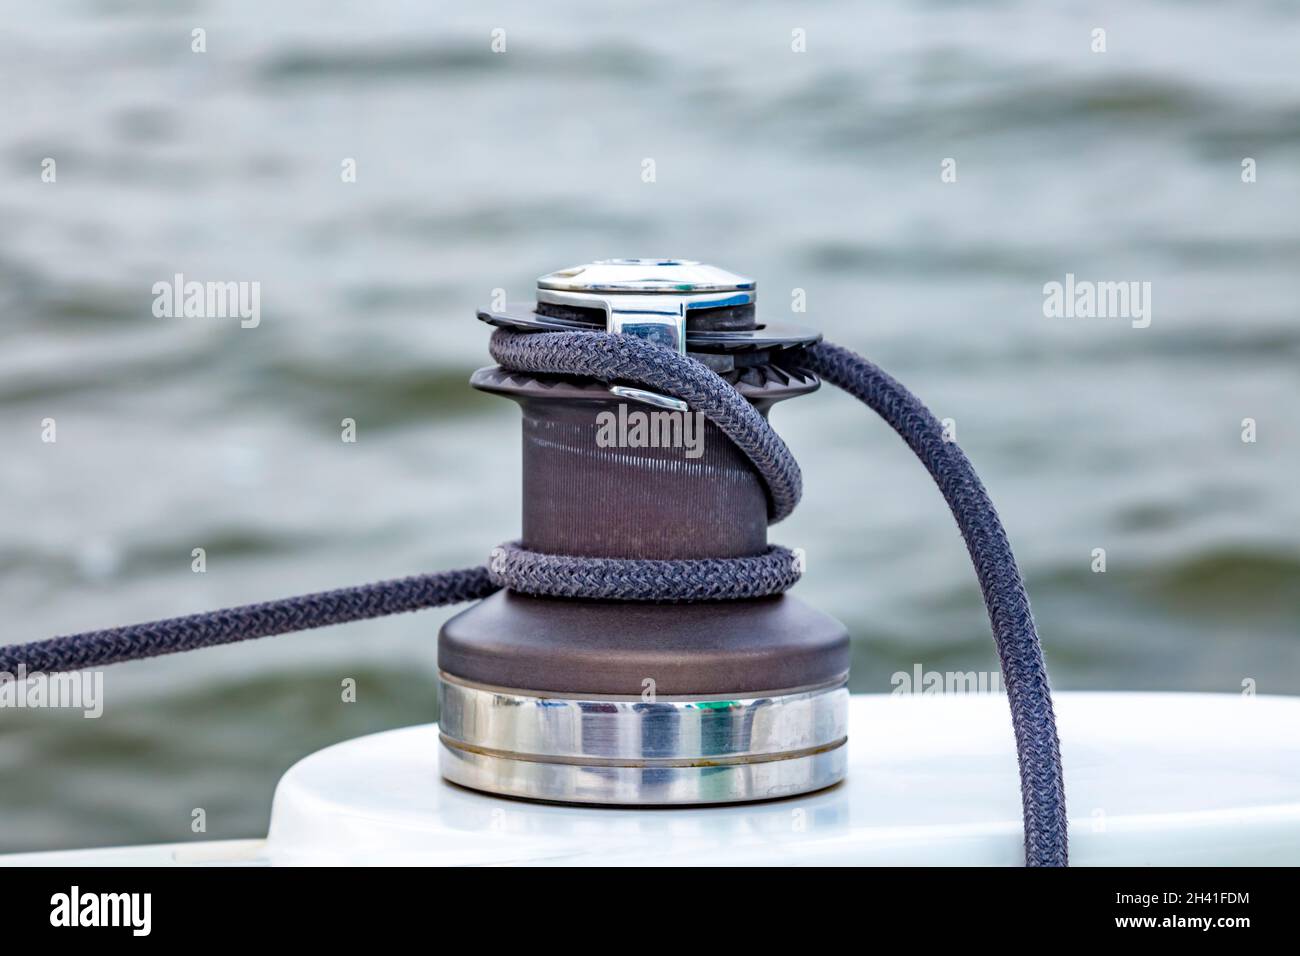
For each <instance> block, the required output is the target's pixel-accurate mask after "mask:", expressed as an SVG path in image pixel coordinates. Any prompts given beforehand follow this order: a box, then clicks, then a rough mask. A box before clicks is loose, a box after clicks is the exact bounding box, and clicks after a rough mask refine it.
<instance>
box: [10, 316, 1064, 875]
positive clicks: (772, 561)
mask: <svg viewBox="0 0 1300 956" xmlns="http://www.w3.org/2000/svg"><path fill="white" fill-rule="evenodd" d="M492 354H493V356H494V357H495V358H496V359H497V361H498V362H500V363H501V364H502V365H504V366H506V367H508V368H511V369H515V370H517V371H526V372H534V373H539V374H548V373H549V374H570V375H579V376H587V377H594V378H596V379H599V380H601V381H606V382H617V381H626V382H631V383H634V384H637V385H642V386H645V387H647V388H651V389H654V390H656V391H659V392H665V393H668V394H671V395H675V396H677V397H679V398H681V399H683V400H685V401H686V402H687V403H688V404H689V405H690V406H691V407H693V408H695V409H696V410H698V411H701V412H703V413H704V414H705V415H707V416H708V417H709V418H710V419H711V420H712V421H713V422H714V423H715V424H716V425H717V426H718V427H719V429H721V430H722V432H723V433H724V434H726V435H727V436H728V437H729V438H730V439H731V440H732V441H733V442H734V443H735V444H736V445H737V447H739V448H740V449H741V450H742V451H743V452H744V454H745V455H747V456H748V457H749V459H750V461H751V462H752V463H753V464H754V467H755V469H756V470H757V471H758V473H759V475H760V477H762V478H763V480H764V482H765V484H766V486H767V489H768V494H769V502H770V509H769V514H770V520H771V521H772V522H776V521H779V520H781V519H782V518H784V517H786V516H787V515H789V514H790V512H791V511H793V510H794V507H795V505H796V504H797V503H798V501H799V495H800V490H801V476H800V472H799V466H798V464H797V463H796V462H795V461H794V457H793V456H792V455H791V454H790V451H789V449H788V448H786V446H785V443H784V442H783V441H781V439H780V437H779V436H777V435H776V433H775V432H774V431H773V430H772V429H771V427H770V426H769V425H768V424H767V421H766V420H765V419H764V418H763V417H762V416H761V415H760V414H759V413H758V412H757V411H756V410H755V409H754V408H753V407H752V406H751V405H750V404H749V403H748V402H747V401H745V400H744V398H743V397H741V396H740V394H739V393H738V392H737V391H736V390H735V389H734V388H732V387H731V386H730V385H728V384H727V383H726V382H725V381H723V380H722V379H721V378H720V377H719V376H717V375H716V374H715V373H713V372H712V371H710V370H709V369H708V368H707V367H705V366H704V365H702V364H701V363H699V362H697V361H695V360H694V359H690V358H688V357H685V356H682V355H678V354H677V353H674V352H670V351H668V350H666V349H663V348H661V347H659V346H655V345H651V344H650V343H647V342H644V341H642V340H640V339H636V338H627V337H624V336H618V335H610V334H607V333H603V332H553V333H518V332H507V331H505V330H498V331H497V332H496V333H494V335H493V337H492ZM805 359H806V364H807V367H808V368H809V370H810V371H813V372H816V373H817V374H819V375H820V376H822V378H824V379H825V380H826V381H829V382H831V383H833V384H836V385H838V386H840V387H841V388H843V389H844V390H845V391H847V392H849V393H850V394H852V395H854V396H855V397H857V398H858V399H860V400H861V401H862V402H863V403H864V404H866V405H867V406H868V407H870V408H872V409H873V410H875V411H876V412H878V413H879V414H880V416H881V417H882V418H884V420H885V421H886V422H888V423H889V425H890V426H891V427H892V428H894V430H895V431H897V432H898V433H899V435H901V436H902V437H903V439H904V440H905V441H906V442H907V444H908V446H909V447H910V448H911V449H912V450H913V451H914V452H915V453H916V455H917V456H918V457H919V458H920V459H921V461H922V462H923V463H924V464H925V466H926V468H927V470H929V472H930V474H931V475H932V476H933V477H934V480H935V482H936V483H937V484H938V486H939V488H940V490H941V491H942V493H943V495H944V498H945V500H946V501H947V502H948V505H949V507H950V508H951V510H952V513H953V516H954V518H955V519H956V521H957V525H958V528H959V530H960V531H961V534H962V537H963V538H964V539H965V541H966V545H967V548H968V550H969V552H970V556H971V560H972V562H973V564H974V565H975V570H976V574H977V576H978V578H979V581H980V587H981V590H982V591H983V594H984V600H985V604H986V606H987V608H988V612H989V619H990V622H991V624H992V625H993V632H994V638H995V641H996V643H997V648H998V654H999V658H1000V660H1001V663H1002V672H1003V675H1004V678H1005V683H1006V686H1007V693H1008V699H1009V701H1010V705H1011V716H1012V726H1013V729H1014V732H1015V738H1016V751H1017V757H1018V760H1019V765H1020V779H1021V797H1022V802H1023V809H1024V822H1025V861H1026V863H1027V865H1030V866H1064V865H1065V864H1066V860H1067V830H1066V816H1065V789H1064V782H1063V775H1062V770H1061V758H1060V744H1059V740H1058V738H1057V732H1056V718H1055V715H1054V713H1053V710H1052V701H1051V691H1050V688H1049V686H1048V682H1047V670H1046V666H1045V664H1044V661H1043V653H1042V646H1041V644H1040V642H1039V640H1038V633H1037V630H1036V628H1035V626H1034V621H1033V616H1032V614H1031V613H1030V610H1029V599H1028V596H1027V595H1026V593H1025V588H1024V583H1023V581H1022V579H1021V576H1020V571H1019V569H1018V568H1017V567H1016V562H1015V557H1014V555H1012V553H1011V547H1010V544H1009V543H1008V541H1007V536H1006V532H1005V530H1004V529H1003V527H1002V523H1001V521H1000V520H999V519H998V515H997V512H996V510H995V509H994V507H993V503H992V501H991V500H990V499H989V497H988V494H987V492H985V490H984V486H983V484H982V483H981V482H980V480H979V477H978V476H977V475H976V474H975V470H974V468H973V467H972V466H971V464H970V462H969V460H967V458H966V456H965V455H964V454H962V452H961V450H960V449H959V448H957V446H956V445H955V444H953V443H951V442H948V441H946V440H945V439H944V438H943V435H942V428H941V427H940V425H939V423H938V421H937V420H936V419H935V418H934V415H933V414H931V413H930V411H929V409H927V408H926V407H925V406H924V405H923V404H922V403H921V402H920V401H919V400H918V399H917V398H916V396H914V395H912V394H911V393H910V392H909V391H907V389H905V388H904V387H903V386H902V385H901V384H899V383H898V382H897V381H895V380H894V379H893V378H891V377H890V376H888V375H886V374H885V373H884V372H882V371H881V370H880V369H878V368H877V367H876V366H875V365H873V364H872V363H870V362H868V361H867V360H866V359H865V358H863V357H862V356H860V355H856V354H855V353H853V352H850V351H848V350H847V349H841V348H838V347H837V346H833V345H830V344H827V343H819V344H818V345H815V346H813V347H812V348H810V349H808V350H806V353H805ZM798 576H799V575H798V571H797V568H796V565H795V562H794V560H793V555H792V554H791V553H790V552H789V551H786V550H785V549H783V548H777V547H773V548H770V549H769V550H768V551H767V552H766V553H765V554H763V555H759V556H755V557H746V558H729V559H713V560H697V561H638V560H625V559H608V558H583V557H570V556H563V555H541V554H537V553H535V552H528V551H526V550H524V549H522V548H520V547H518V546H517V545H514V544H510V545H505V546H502V547H501V548H499V549H497V551H496V552H494V554H493V559H492V562H491V567H489V568H470V569H466V570H464V571H449V572H442V573H439V574H427V575H417V576H415V577H411V578H404V579H401V580H400V581H383V582H379V583H377V584H370V585H363V586H361V587H355V588H342V589H339V590H337V591H330V592H324V593H321V594H312V595H304V596H300V597H294V598H286V599H284V600H281V601H269V602H266V603H264V604H256V605H248V606H245V607H241V608H229V609H226V610H221V611H211V612H207V613H204V614H195V615H190V616H188V617H182V618H172V619H169V620H165V621H154V622H149V623H146V624H139V625H134V626H130V627H122V628H114V629H112V630H108V631H94V632H89V633H86V634H73V635H69V636H66V637H58V638H53V639H51V640H47V641H36V642H32V643H29V644H24V645H11V646H8V647H2V648H0V672H9V673H15V672H16V671H17V669H18V668H20V667H21V668H25V669H26V670H28V671H36V670H47V671H57V670H69V669H74V668H78V667H87V666H95V665H102V664H108V663H113V662H115V661H122V660H131V659H135V658H141V657H150V656H154V655H159V654H170V653H175V652H178V651H184V650H189V649H192V648H196V647H206V646H212V645H216V644H224V643H230V642H233V641H239V640H247V639H249V638H252V637H263V636H269V635H271V634H280V633H287V632H289V631H297V630H304V629H306V628H312V627H321V626H324V625H327V624H336V623H342V622H344V621H351V620H359V619H362V618H368V617H378V616H381V615H384V614H395V613H402V612H405V611H412V610H417V609H419V608H422V607H437V606H440V605H444V604H451V603H458V602H460V601H464V600H471V599H474V598H478V597H484V596H486V595H487V594H489V593H491V592H492V591H495V590H496V589H497V588H499V587H508V588H511V589H513V590H518V591H523V592H525V593H530V594H538V595H543V596H555V597H570V598H610V599H618V600H661V601H674V600H676V601H689V600H716V599H728V598H741V597H755V596H759V595H763V594H772V593H779V592H780V591H783V590H784V589H786V588H788V587H790V586H791V585H792V584H794V582H795V581H797V580H798Z"/></svg>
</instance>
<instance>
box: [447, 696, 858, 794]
mask: <svg viewBox="0 0 1300 956" xmlns="http://www.w3.org/2000/svg"><path fill="white" fill-rule="evenodd" d="M439 689H440V694H441V699H442V718H441V721H440V724H441V734H440V748H441V755H440V758H441V759H440V762H439V765H440V767H441V771H442V775H443V777H445V778H446V779H447V780H449V781H451V782H452V783H456V784H460V785H461V786H465V787H469V788H472V789H474V790H484V791H487V792H489V793H496V794H502V795H505V796H511V797H520V798H524V799H530V800H546V801H553V802H558V803H586V804H609V805H623V806H697V805H707V804H719V803H743V802H752V801H758V800H771V799H776V798H780V797H788V796H793V795H795V794H800V793H809V792H812V791H815V790H821V789H824V788H826V787H829V786H832V785H833V784H836V783H838V782H839V781H840V780H842V779H843V777H844V773H845V768H846V765H847V755H846V751H847V746H846V744H847V739H848V702H849V693H848V690H847V689H846V687H845V686H844V684H843V683H842V682H841V683H836V684H833V685H827V686H822V687H816V688H807V689H801V690H794V691H787V692H781V693H772V694H751V695H746V696H744V697H732V698H722V697H709V698H681V697H672V698H667V697H658V698H650V699H642V698H641V697H602V696H593V697H590V698H586V699H578V698H569V697H557V696H537V695H534V694H529V693H528V692H525V691H518V690H512V689H505V688H492V687H485V686H480V685H474V684H469V683H466V682H463V681H460V680H456V679H455V678H453V677H451V676H449V675H447V674H445V673H444V674H442V675H441V676H440V681H439Z"/></svg>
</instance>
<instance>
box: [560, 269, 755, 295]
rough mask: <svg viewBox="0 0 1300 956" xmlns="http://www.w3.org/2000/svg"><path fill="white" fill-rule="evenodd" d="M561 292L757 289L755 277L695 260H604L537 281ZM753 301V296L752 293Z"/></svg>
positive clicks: (561, 270)
mask: <svg viewBox="0 0 1300 956" xmlns="http://www.w3.org/2000/svg"><path fill="white" fill-rule="evenodd" d="M537 288H538V289H544V290H554V291H557V292H606V293H615V294H617V293H633V294H642V295H644V294H646V293H670V294H676V295H683V294H684V295H690V294H692V293H701V292H753V291H754V288H755V284H754V280H753V279H750V278H748V277H746V276H742V275H737V274H736V273H734V272H728V271H727V270H726V269H720V268H718V267H717V266H711V265H708V264H707V263H703V262H697V261H695V260H694V259H600V260H598V261H596V262H589V263H587V264H586V265H581V266H573V267H571V268H568V269H559V270H557V271H555V272H552V273H549V274H548V275H544V276H541V277H540V278H538V280H537ZM749 298H750V301H752V299H753V297H752V296H750V297H749Z"/></svg>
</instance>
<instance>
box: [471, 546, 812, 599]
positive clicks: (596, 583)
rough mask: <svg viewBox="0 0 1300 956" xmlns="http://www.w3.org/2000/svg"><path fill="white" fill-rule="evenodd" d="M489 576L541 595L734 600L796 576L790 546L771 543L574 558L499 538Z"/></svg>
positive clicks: (772, 590)
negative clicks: (687, 554) (743, 552)
mask: <svg viewBox="0 0 1300 956" xmlns="http://www.w3.org/2000/svg"><path fill="white" fill-rule="evenodd" d="M488 575H489V577H490V578H491V580H492V582H493V583H494V584H496V585H498V586H500V587H503V588H509V589H510V590H512V591H523V592H524V593H525V594H535V595H539V596H543V597H563V598H604V599H606V600H615V601H673V602H680V601H735V600H740V599H743V598H756V597H767V596H769V595H772V594H780V593H782V592H783V591H787V590H789V589H790V588H791V587H793V586H794V585H795V583H796V582H797V581H798V580H799V575H800V571H799V562H797V561H796V560H795V556H794V552H792V551H790V550H789V549H787V548H782V547H780V546H778V545H773V546H771V547H769V548H768V549H767V551H766V552H765V553H763V554H760V555H754V556H752V557H740V558H695V559H682V560H676V561H652V560H642V559H636V558H575V557H569V556H567V555H562V554H542V553H541V552H538V551H528V550H527V549H525V548H523V547H521V546H520V545H519V543H518V542H511V543H510V544H503V545H501V546H500V547H499V548H495V549H493V551H492V556H491V558H490V559H489V560H488Z"/></svg>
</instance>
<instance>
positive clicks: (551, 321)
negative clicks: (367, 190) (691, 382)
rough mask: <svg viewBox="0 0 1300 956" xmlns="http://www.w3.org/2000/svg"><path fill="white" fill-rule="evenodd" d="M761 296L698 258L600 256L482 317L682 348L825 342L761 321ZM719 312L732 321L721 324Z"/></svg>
mask: <svg viewBox="0 0 1300 956" xmlns="http://www.w3.org/2000/svg"><path fill="white" fill-rule="evenodd" d="M757 300H758V292H757V283H756V282H755V281H754V280H753V279H751V278H749V277H748V276H743V275H740V274H738V273H735V272H731V271H729V270H727V269H722V268H719V267H718V266H713V265H709V264H708V263H704V262H698V261H696V260H694V259H672V258H650V259H599V260H597V261H595V262H588V263H585V264H583V265H577V266H571V267H569V268H567V269H558V270H556V271H555V272H550V273H547V274H546V275H544V276H540V277H539V278H538V279H537V293H536V301H535V302H529V303H522V302H510V303H507V304H506V305H504V306H503V307H497V308H493V309H481V310H479V313H478V317H479V319H480V320H482V321H484V322H487V323H488V324H489V325H495V326H497V327H499V328H508V329H517V330H519V331H524V332H536V331H548V332H565V331H573V330H581V329H591V328H593V327H597V328H599V327H603V328H604V329H605V330H606V331H609V332H617V333H621V334H628V335H637V336H641V337H643V338H649V339H652V340H654V341H656V342H658V343H660V344H662V345H665V346H668V347H669V348H673V349H675V350H677V351H682V352H685V351H691V352H703V353H727V352H732V353H737V352H753V351H760V350H775V351H781V350H783V349H789V348H798V347H800V346H807V345H811V344H813V343H814V342H817V341H819V340H820V339H821V334H820V333H818V332H816V331H814V330H812V329H808V328H804V327H802V326H797V325H792V324H790V323H786V322H771V321H760V320H759V319H758V318H757V316H756V313H755V308H756V304H757ZM720 315H721V316H727V317H729V318H730V321H726V322H722V323H719V322H718V321H717V317H718V316H720Z"/></svg>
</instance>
